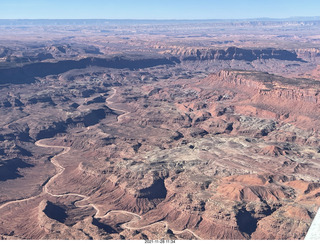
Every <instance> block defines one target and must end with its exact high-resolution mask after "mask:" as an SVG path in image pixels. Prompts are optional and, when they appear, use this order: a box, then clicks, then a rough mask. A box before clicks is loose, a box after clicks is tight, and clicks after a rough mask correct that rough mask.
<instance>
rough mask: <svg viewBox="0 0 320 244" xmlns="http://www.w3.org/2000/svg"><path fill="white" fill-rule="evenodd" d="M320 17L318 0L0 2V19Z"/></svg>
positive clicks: (8, 0) (45, 0)
mask: <svg viewBox="0 0 320 244" xmlns="http://www.w3.org/2000/svg"><path fill="white" fill-rule="evenodd" d="M292 16H320V0H0V19H39V18H40V19H243V18H261V17H269V18H288V17H292Z"/></svg>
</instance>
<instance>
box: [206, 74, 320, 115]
mask: <svg viewBox="0 0 320 244" xmlns="http://www.w3.org/2000/svg"><path fill="white" fill-rule="evenodd" d="M204 82H208V83H212V85H214V86H219V87H226V88H228V89H230V90H234V91H241V92H243V93H245V94H247V95H248V96H250V97H248V100H250V103H251V105H254V104H255V105H254V106H255V107H256V108H262V107H264V108H265V109H266V110H269V111H270V112H272V111H278V113H279V114H278V115H276V114H275V116H280V115H281V114H284V113H285V112H287V113H290V114H291V115H293V114H297V115H298V114H300V115H308V116H310V117H313V118H316V117H317V116H318V114H317V113H314V111H318V110H319V104H320V93H319V91H320V82H319V81H316V80H313V79H289V78H284V77H280V76H276V75H270V74H268V73H264V72H255V71H236V70H223V71H220V72H219V73H218V74H214V75H211V76H209V77H208V78H206V79H205V81H204ZM247 105H248V107H250V105H249V103H247ZM268 107H269V109H268ZM238 108H240V107H238ZM286 116H289V114H287V115H286Z"/></svg>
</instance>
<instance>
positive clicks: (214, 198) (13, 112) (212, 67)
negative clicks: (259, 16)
mask: <svg viewBox="0 0 320 244" xmlns="http://www.w3.org/2000/svg"><path fill="white" fill-rule="evenodd" d="M59 21H60V22H61V23H60V22H59ZM57 23H59V24H58V25H57ZM301 23H303V24H301ZM319 25H320V22H319V21H304V22H301V21H291V22H288V21H279V22H278V21H272V20H270V21H262V20H256V21H252V22H247V21H244V22H241V21H240V22H234V23H229V22H219V21H218V22H217V21H212V22H210V21H191V22H190V21H186V22H184V21H137V22H135V21H133V22H130V21H126V20H123V21H116V20H114V21H110V22H108V23H104V22H101V23H100V22H99V20H92V21H88V22H86V23H85V24H84V23H83V22H81V21H80V20H78V21H76V20H75V21H73V22H72V24H70V23H69V22H68V21H67V20H65V21H63V20H56V21H54V22H51V21H50V20H48V21H45V20H43V21H42V22H41V21H40V20H38V21H35V20H24V21H23V20H21V21H16V22H14V23H11V22H10V21H9V20H6V21H4V20H2V21H0V30H1V32H0V115H1V120H0V124H1V126H0V239H2V240H17V239H18V240H21V239H30V240H39V239H40V240H48V239H57V240H62V239H67V240H72V239H76V240H92V239H93V240H102V239H106V240H161V239H164V240H300V239H304V237H305V235H306V233H307V231H308V229H309V227H310V225H311V222H312V220H313V218H314V217H315V215H316V213H317V210H318V208H319V206H320V181H319V175H320V128H319V120H320V80H319V65H320V39H319V35H318V34H317V32H318V27H319ZM39 26H45V27H46V28H39ZM133 30H134V31H133ZM12 31H15V34H11V33H12ZM30 33H31V34H32V35H30ZM301 33H302V34H301ZM303 34H306V35H303Z"/></svg>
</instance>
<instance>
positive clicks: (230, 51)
mask: <svg viewBox="0 0 320 244" xmlns="http://www.w3.org/2000/svg"><path fill="white" fill-rule="evenodd" d="M166 53H170V54H171V55H174V56H179V57H181V59H182V60H185V61H186V60H242V61H247V62H251V61H254V60H258V59H278V60H287V61H303V60H302V59H301V58H300V57H298V55H297V54H296V53H295V52H294V51H288V50H281V49H273V48H265V49H244V48H237V47H229V48H226V49H208V48H184V47H181V48H176V49H171V50H169V51H167V52H166ZM301 53H303V52H302V51H301ZM304 56H307V54H305V55H302V54H301V57H304Z"/></svg>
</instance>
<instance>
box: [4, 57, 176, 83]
mask: <svg viewBox="0 0 320 244" xmlns="http://www.w3.org/2000/svg"><path fill="white" fill-rule="evenodd" d="M177 62H180V61H179V59H177V58H145V59H126V58H122V57H115V58H112V59H102V58H84V59H80V60H63V61H59V62H55V63H50V62H42V63H32V64H26V65H24V66H22V67H13V68H7V69H2V70H0V84H5V83H14V84H22V83H32V82H34V81H35V78H36V77H45V76H47V75H57V74H61V73H64V72H67V71H69V70H72V69H84V68H87V67H89V66H98V67H106V68H116V69H124V68H128V69H131V70H134V69H142V68H148V67H153V66H158V65H174V64H175V63H177Z"/></svg>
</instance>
